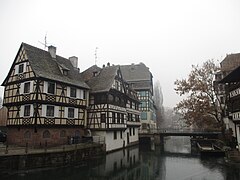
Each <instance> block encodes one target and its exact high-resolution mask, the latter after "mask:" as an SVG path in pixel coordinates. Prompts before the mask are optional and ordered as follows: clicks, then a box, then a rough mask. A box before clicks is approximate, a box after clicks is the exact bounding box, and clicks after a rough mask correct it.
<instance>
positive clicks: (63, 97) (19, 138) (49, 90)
mask: <svg viewBox="0 0 240 180" xmlns="http://www.w3.org/2000/svg"><path fill="white" fill-rule="evenodd" d="M2 85H3V86H5V91H4V101H3V105H4V106H6V107H7V108H8V114H7V127H8V139H7V141H8V144H17V145H25V144H26V143H28V145H31V146H41V145H44V144H46V143H48V145H59V144H66V143H67V142H68V139H69V137H73V136H74V137H76V136H77V137H80V136H81V135H82V134H83V127H84V126H85V125H86V115H87V111H86V108H87V106H88V92H89V87H88V85H87V84H86V83H84V81H83V80H82V78H81V75H80V73H79V71H78V69H77V58H76V57H71V58H69V59H65V58H63V57H61V56H57V55H56V48H55V47H53V46H50V47H49V49H48V51H44V50H41V49H38V48H36V47H33V46H30V45H28V44H25V43H22V44H21V46H20V49H19V51H18V53H17V56H16V58H15V60H14V62H13V64H12V67H11V69H10V71H9V73H8V75H7V77H6V79H5V80H4V82H3V84H2Z"/></svg>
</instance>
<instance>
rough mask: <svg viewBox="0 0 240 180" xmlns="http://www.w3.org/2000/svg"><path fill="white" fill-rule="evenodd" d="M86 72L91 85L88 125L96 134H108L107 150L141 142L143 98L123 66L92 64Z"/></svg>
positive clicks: (106, 140)
mask: <svg viewBox="0 0 240 180" xmlns="http://www.w3.org/2000/svg"><path fill="white" fill-rule="evenodd" d="M82 74H83V77H85V78H84V79H85V82H86V83H87V84H88V85H89V87H90V88H91V90H90V98H89V108H88V120H87V126H88V128H89V129H91V130H92V134H94V135H98V136H103V137H105V142H106V150H107V151H112V150H116V149H120V148H123V147H126V146H129V145H132V144H136V143H138V129H139V127H140V125H141V123H140V111H139V104H140V102H139V100H138V98H137V93H136V91H134V90H133V89H131V87H130V86H129V84H128V83H127V82H126V81H125V80H124V79H123V77H122V73H121V70H120V66H110V65H108V66H107V67H103V68H102V69H101V68H99V67H96V66H95V67H94V66H92V67H90V68H89V69H87V70H86V71H84V72H83V73H82Z"/></svg>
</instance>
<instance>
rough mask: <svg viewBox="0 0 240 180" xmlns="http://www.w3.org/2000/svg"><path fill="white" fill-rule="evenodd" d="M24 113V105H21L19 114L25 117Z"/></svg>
mask: <svg viewBox="0 0 240 180" xmlns="http://www.w3.org/2000/svg"><path fill="white" fill-rule="evenodd" d="M23 113H24V106H21V108H20V114H19V116H20V117H23Z"/></svg>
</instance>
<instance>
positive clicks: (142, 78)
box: [120, 63, 152, 90]
mask: <svg viewBox="0 0 240 180" xmlns="http://www.w3.org/2000/svg"><path fill="white" fill-rule="evenodd" d="M120 69H121V72H122V75H123V78H124V79H125V80H126V81H127V82H129V83H132V88H133V89H135V90H137V89H149V88H152V73H151V72H150V71H149V68H148V67H147V66H146V65H145V64H144V63H139V64H131V65H122V66H120Z"/></svg>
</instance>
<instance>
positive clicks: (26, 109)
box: [24, 105, 31, 116]
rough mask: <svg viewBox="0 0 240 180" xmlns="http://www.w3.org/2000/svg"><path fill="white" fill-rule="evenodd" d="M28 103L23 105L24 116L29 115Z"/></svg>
mask: <svg viewBox="0 0 240 180" xmlns="http://www.w3.org/2000/svg"><path fill="white" fill-rule="evenodd" d="M30 107H31V106H30V105H25V106H24V116H30Z"/></svg>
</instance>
